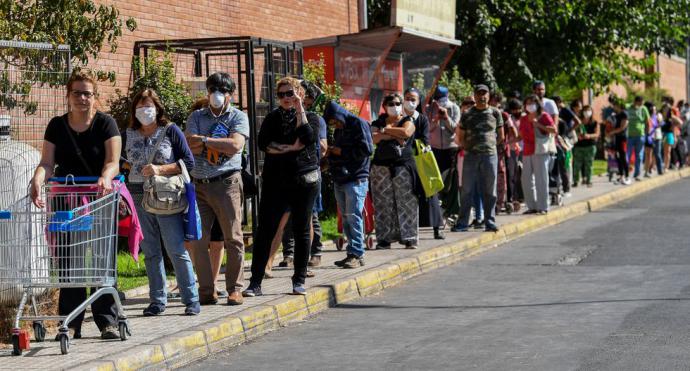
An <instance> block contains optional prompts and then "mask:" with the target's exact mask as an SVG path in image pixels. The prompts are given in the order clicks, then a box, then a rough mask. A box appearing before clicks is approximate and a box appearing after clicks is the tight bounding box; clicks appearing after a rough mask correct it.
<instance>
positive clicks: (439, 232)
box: [434, 228, 446, 240]
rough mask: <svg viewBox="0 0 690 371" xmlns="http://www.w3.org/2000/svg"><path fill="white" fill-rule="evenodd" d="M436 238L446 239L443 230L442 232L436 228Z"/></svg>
mask: <svg viewBox="0 0 690 371" xmlns="http://www.w3.org/2000/svg"><path fill="white" fill-rule="evenodd" d="M434 239H435V240H445V239H446V236H445V235H443V232H441V230H440V229H438V228H434Z"/></svg>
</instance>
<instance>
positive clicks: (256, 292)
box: [242, 283, 263, 298]
mask: <svg viewBox="0 0 690 371" xmlns="http://www.w3.org/2000/svg"><path fill="white" fill-rule="evenodd" d="M261 295H263V293H262V292H261V286H259V285H255V284H252V283H250V284H249V287H247V289H246V290H244V291H242V296H244V297H246V298H253V297H255V296H261Z"/></svg>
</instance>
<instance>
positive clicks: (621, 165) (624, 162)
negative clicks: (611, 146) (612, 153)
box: [616, 142, 630, 178]
mask: <svg viewBox="0 0 690 371" xmlns="http://www.w3.org/2000/svg"><path fill="white" fill-rule="evenodd" d="M626 147H627V146H626V142H622V143H618V145H617V146H616V159H617V160H618V175H619V176H622V177H625V178H627V177H629V176H630V169H629V168H628V151H627V148H626Z"/></svg>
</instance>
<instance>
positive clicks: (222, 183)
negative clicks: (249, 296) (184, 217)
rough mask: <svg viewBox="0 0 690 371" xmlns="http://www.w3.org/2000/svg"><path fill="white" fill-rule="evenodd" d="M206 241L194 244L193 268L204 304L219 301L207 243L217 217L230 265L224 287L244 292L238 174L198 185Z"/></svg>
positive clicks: (239, 182) (203, 239) (227, 267)
mask: <svg viewBox="0 0 690 371" xmlns="http://www.w3.org/2000/svg"><path fill="white" fill-rule="evenodd" d="M196 197H197V203H198V205H199V214H200V215H201V225H202V230H203V234H202V236H203V238H202V239H201V240H199V241H194V242H192V249H191V251H192V256H193V259H192V260H193V261H194V268H195V270H196V274H197V277H198V281H199V299H200V300H201V302H204V301H208V300H210V299H212V298H213V299H215V298H216V288H215V285H214V282H213V270H212V269H211V256H210V254H209V250H208V244H209V241H210V238H211V226H212V225H213V220H214V219H216V218H218V223H219V224H220V228H221V229H222V230H223V236H224V241H225V249H226V255H227V264H226V266H225V285H226V289H227V290H228V293H232V292H233V291H241V290H242V286H243V283H244V240H243V236H242V198H243V194H242V177H241V175H240V173H239V172H236V173H234V174H232V175H230V176H229V177H227V178H225V179H223V180H218V181H216V182H213V183H209V184H201V183H197V184H196Z"/></svg>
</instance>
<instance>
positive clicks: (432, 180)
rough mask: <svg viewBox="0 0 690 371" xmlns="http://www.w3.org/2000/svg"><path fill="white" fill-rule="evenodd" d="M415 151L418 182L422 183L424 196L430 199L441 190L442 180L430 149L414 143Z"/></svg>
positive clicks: (419, 142) (416, 142) (420, 142)
mask: <svg viewBox="0 0 690 371" xmlns="http://www.w3.org/2000/svg"><path fill="white" fill-rule="evenodd" d="M415 146H416V147H417V148H416V151H415V155H414V162H415V164H416V165H417V173H418V174H419V180H420V181H421V182H422V187H423V188H424V194H425V195H426V197H431V196H433V195H435V194H436V193H438V192H439V191H441V190H442V189H443V178H442V177H441V171H439V169H438V164H437V163H436V158H435V157H434V153H433V152H432V151H431V148H429V147H427V146H425V145H424V144H423V143H422V141H420V140H419V139H417V140H416V141H415Z"/></svg>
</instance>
